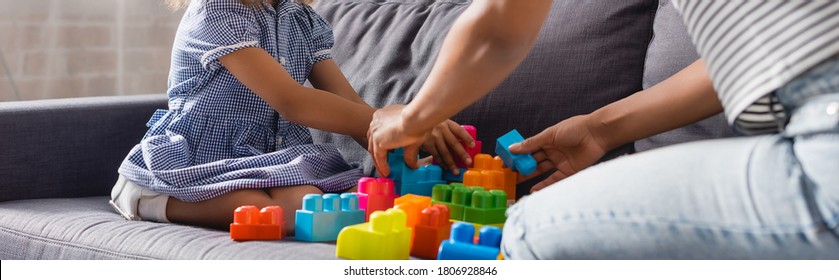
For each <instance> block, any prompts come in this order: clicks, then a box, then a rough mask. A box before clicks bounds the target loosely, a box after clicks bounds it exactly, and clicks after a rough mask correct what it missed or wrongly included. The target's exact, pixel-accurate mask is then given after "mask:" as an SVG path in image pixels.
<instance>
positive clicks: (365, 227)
mask: <svg viewBox="0 0 839 280" xmlns="http://www.w3.org/2000/svg"><path fill="white" fill-rule="evenodd" d="M406 223H407V216H406V215H405V212H404V211H402V210H399V209H388V210H387V211H376V212H373V214H372V215H370V222H369V223H363V224H359V225H353V226H348V227H345V228H344V229H343V230H341V232H340V233H339V234H338V242H337V249H336V251H335V255H336V256H338V257H341V258H345V259H351V260H407V259H408V256H409V253H410V248H411V232H412V231H411V229H410V228H408V227H407V226H406Z"/></svg>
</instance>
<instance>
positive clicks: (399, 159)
mask: <svg viewBox="0 0 839 280" xmlns="http://www.w3.org/2000/svg"><path fill="white" fill-rule="evenodd" d="M387 163H388V165H389V166H390V170H391V172H390V175H388V178H390V179H392V180H393V182H394V184H395V189H396V193H397V194H399V195H406V194H409V193H410V194H416V195H423V196H431V188H432V187H433V186H434V185H436V184H445V183H446V182H445V181H443V169H442V168H440V167H439V166H437V165H433V164H429V165H426V166H421V167H420V168H417V169H411V168H408V166H407V165H405V155H404V149H402V148H399V149H396V150H394V151H392V152H390V153H388V160H387Z"/></svg>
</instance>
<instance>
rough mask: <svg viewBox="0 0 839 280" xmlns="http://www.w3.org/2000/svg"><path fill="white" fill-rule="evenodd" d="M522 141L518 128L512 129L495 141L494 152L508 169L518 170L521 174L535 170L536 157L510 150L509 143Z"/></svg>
mask: <svg viewBox="0 0 839 280" xmlns="http://www.w3.org/2000/svg"><path fill="white" fill-rule="evenodd" d="M521 141H524V137H522V136H521V134H519V132H518V130H515V129H513V130H512V131H510V132H507V134H504V135H503V136H501V137H498V139H497V140H496V141H495V154H497V155H498V156H499V157H501V160H502V161H504V164H505V165H507V167H509V168H510V170H513V171H518V172H519V173H521V174H522V175H529V174H530V173H533V171H536V159H534V158H533V156H531V155H529V154H524V155H519V154H513V153H511V152H510V149H509V148H508V147H510V145H513V144H515V143H519V142H521Z"/></svg>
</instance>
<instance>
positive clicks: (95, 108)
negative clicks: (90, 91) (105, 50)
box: [0, 94, 167, 201]
mask: <svg viewBox="0 0 839 280" xmlns="http://www.w3.org/2000/svg"><path fill="white" fill-rule="evenodd" d="M166 100H167V99H166V96H165V95H164V94H154V95H139V96H110V97H84V98H69V99H53V100H38V101H20V102H2V103H0V201H8V200H18V199H34V198H57V197H82V196H94V195H105V194H109V193H110V188H111V186H113V183H114V182H115V180H116V178H117V168H118V167H119V164H120V163H121V162H122V160H123V159H124V158H125V156H126V155H127V154H128V151H129V150H130V149H131V148H132V147H133V146H134V145H136V144H137V143H138V142H139V141H140V139H141V138H142V136H143V134H144V133H145V131H146V126H145V124H146V121H147V120H148V119H149V117H150V116H151V114H152V113H153V112H154V111H155V109H158V108H165V107H166V102H167V101H166Z"/></svg>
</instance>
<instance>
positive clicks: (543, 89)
mask: <svg viewBox="0 0 839 280" xmlns="http://www.w3.org/2000/svg"><path fill="white" fill-rule="evenodd" d="M468 3H469V1H466V0H438V1H432V0H319V1H316V3H315V9H316V10H317V11H318V12H319V13H320V14H321V15H322V16H323V17H324V18H326V19H327V20H328V21H329V22H330V23H331V24H332V27H333V29H334V33H335V38H336V44H335V47H334V49H333V56H334V57H335V60H336V62H337V63H338V64H339V66H340V67H341V69H342V70H343V71H344V74H345V75H346V76H347V78H348V79H349V81H350V83H351V84H352V85H353V87H354V88H355V89H356V90H357V91H358V92H359V94H360V95H361V96H362V97H363V98H364V100H365V101H367V102H368V103H370V104H371V105H373V106H376V107H382V106H385V105H388V104H394V103H403V104H404V103H407V102H409V101H410V100H411V99H412V98H413V97H414V96H415V94H416V92H417V91H418V90H419V88H420V87H421V86H422V82H423V81H424V80H425V78H426V77H427V75H428V72H429V71H430V70H431V67H432V66H433V63H434V60H435V58H436V56H437V51H438V50H439V47H440V45H441V44H442V41H443V39H444V37H445V36H446V34H447V32H448V29H449V27H450V26H451V25H452V23H453V21H454V20H455V19H456V18H457V16H458V15H459V14H460V13H461V12H463V10H464V9H465V8H466V6H467V5H468ZM657 3H658V1H655V0H627V1H612V0H597V1H591V0H589V1H585V0H577V1H554V4H553V7H552V8H551V12H550V15H549V16H548V19H547V22H546V23H545V25H544V26H543V28H542V31H541V33H540V35H539V39H538V41H537V43H536V46H535V48H534V49H533V50H532V51H531V53H530V54H529V56H528V57H527V58H526V59H525V60H524V62H523V63H522V64H521V66H519V67H518V69H516V70H515V72H514V73H513V74H512V75H511V76H510V77H509V78H508V79H507V80H506V81H505V82H504V83H502V84H501V85H500V86H499V87H498V88H496V89H495V90H493V91H492V92H491V93H490V94H489V95H488V96H486V97H484V98H483V99H481V100H479V101H478V102H477V103H476V104H473V105H472V106H470V107H468V108H467V109H466V110H464V111H463V112H461V113H460V114H458V115H457V116H455V117H454V120H455V121H458V122H459V123H461V124H469V125H473V126H475V127H477V129H478V139H479V140H481V141H483V142H484V143H493V144H490V145H484V151H483V152H485V153H491V151H492V149H494V143H495V139H496V138H498V137H499V136H501V135H503V134H504V133H506V132H509V131H510V130H512V129H517V130H518V131H520V132H521V133H522V135H524V136H525V137H529V136H533V135H535V134H536V133H538V132H540V131H542V130H543V129H545V128H547V127H549V126H551V125H554V124H556V123H557V122H559V121H560V120H563V119H565V118H568V117H571V116H574V115H579V114H586V113H589V112H591V111H594V110H595V109H597V108H599V107H601V106H603V105H606V104H608V103H610V102H613V101H615V100H618V99H621V98H623V97H626V96H628V95H630V94H632V93H635V92H637V91H639V90H641V82H642V80H641V78H642V73H643V70H644V57H645V55H646V51H647V46H648V44H649V41H650V39H651V37H652V23H653V17H654V15H655V11H656V8H657ZM313 133H314V137H315V139H316V140H315V141H316V142H332V143H336V144H338V146H339V148H340V149H341V150H342V152H343V153H344V155H345V156H346V157H347V159H348V160H350V161H351V162H357V163H361V164H363V165H364V166H365V171H366V172H367V174H370V172H371V171H372V163H371V161H370V160H369V157H368V156H367V153H366V151H365V149H364V148H363V147H360V146H359V145H357V144H355V142H353V141H352V139H350V138H349V137H343V136H338V135H333V134H329V133H323V132H317V131H315V132H313ZM630 150H631V147H629V148H628V149H626V148H625V149H623V150H621V151H619V153H620V152H628V151H630Z"/></svg>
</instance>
